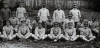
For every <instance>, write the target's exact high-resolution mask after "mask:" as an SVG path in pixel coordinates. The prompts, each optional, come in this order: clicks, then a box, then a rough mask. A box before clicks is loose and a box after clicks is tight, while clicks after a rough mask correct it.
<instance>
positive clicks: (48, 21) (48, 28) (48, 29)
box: [46, 16, 53, 34]
mask: <svg viewBox="0 0 100 48" xmlns="http://www.w3.org/2000/svg"><path fill="white" fill-rule="evenodd" d="M46 25H47V30H46V31H47V34H48V33H50V30H51V28H52V26H53V21H52V19H51V17H50V16H48V20H47V22H46Z"/></svg>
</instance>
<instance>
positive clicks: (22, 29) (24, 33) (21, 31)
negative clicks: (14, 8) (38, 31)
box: [16, 20, 37, 39]
mask: <svg viewBox="0 0 100 48" xmlns="http://www.w3.org/2000/svg"><path fill="white" fill-rule="evenodd" d="M16 35H17V37H18V38H20V39H28V38H29V37H33V38H35V39H37V38H36V36H35V35H34V34H32V33H30V30H29V27H28V26H27V25H26V21H25V20H21V25H20V26H19V28H18V33H16Z"/></svg>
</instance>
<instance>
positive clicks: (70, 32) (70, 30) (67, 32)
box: [65, 28, 76, 36]
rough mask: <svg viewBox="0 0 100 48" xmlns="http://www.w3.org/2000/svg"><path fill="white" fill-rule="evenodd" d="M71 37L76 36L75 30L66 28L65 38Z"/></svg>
mask: <svg viewBox="0 0 100 48" xmlns="http://www.w3.org/2000/svg"><path fill="white" fill-rule="evenodd" d="M73 35H76V29H75V28H72V29H68V28H66V30H65V36H73Z"/></svg>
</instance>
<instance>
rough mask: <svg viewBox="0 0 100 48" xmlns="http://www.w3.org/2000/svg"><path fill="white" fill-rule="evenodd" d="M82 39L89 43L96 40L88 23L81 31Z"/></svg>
mask: <svg viewBox="0 0 100 48" xmlns="http://www.w3.org/2000/svg"><path fill="white" fill-rule="evenodd" d="M80 38H82V39H83V40H85V41H87V42H89V41H91V40H94V39H95V38H96V37H95V36H93V35H92V32H91V29H90V28H89V27H88V22H85V23H84V27H83V28H81V29H80Z"/></svg>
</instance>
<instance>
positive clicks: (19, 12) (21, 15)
mask: <svg viewBox="0 0 100 48" xmlns="http://www.w3.org/2000/svg"><path fill="white" fill-rule="evenodd" d="M25 13H26V9H25V8H24V7H23V2H19V7H18V8H17V10H16V16H17V17H18V19H19V18H21V19H24V18H25V16H24V14H25Z"/></svg>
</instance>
